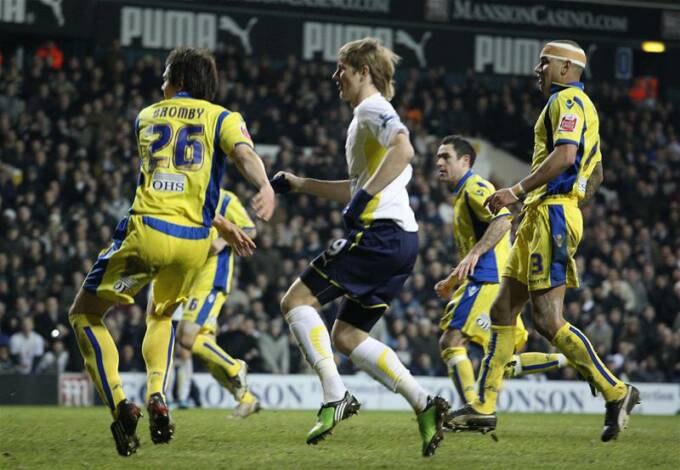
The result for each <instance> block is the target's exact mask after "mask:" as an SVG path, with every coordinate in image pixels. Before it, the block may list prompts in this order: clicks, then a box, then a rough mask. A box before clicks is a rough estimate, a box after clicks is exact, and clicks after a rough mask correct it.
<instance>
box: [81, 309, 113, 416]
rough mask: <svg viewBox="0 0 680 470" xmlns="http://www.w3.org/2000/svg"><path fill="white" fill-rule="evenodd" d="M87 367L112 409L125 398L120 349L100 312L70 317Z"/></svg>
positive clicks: (101, 394) (105, 401)
mask: <svg viewBox="0 0 680 470" xmlns="http://www.w3.org/2000/svg"><path fill="white" fill-rule="evenodd" d="M69 320H70V322H71V326H72V327H73V331H75V334H76V341H77V342H78V347H79V348H80V352H81V354H82V355H83V359H85V367H86V368H87V371H88V372H89V374H90V377H92V381H93V382H94V384H95V387H96V388H97V392H99V396H100V397H101V399H102V401H103V402H104V403H105V404H106V405H107V406H108V407H109V409H110V410H111V413H113V412H114V411H115V409H116V405H117V404H118V403H119V402H121V401H122V400H125V392H123V385H122V383H121V381H120V376H119V375H118V349H117V348H116V344H115V343H114V342H113V338H112V337H111V334H110V333H109V331H108V330H107V329H106V326H105V325H104V323H103V322H102V318H101V317H100V316H99V315H87V314H78V315H71V316H70V317H69Z"/></svg>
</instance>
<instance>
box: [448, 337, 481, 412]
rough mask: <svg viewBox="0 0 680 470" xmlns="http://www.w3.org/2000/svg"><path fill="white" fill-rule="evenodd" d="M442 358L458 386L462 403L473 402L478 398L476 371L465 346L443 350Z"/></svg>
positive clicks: (455, 385)
mask: <svg viewBox="0 0 680 470" xmlns="http://www.w3.org/2000/svg"><path fill="white" fill-rule="evenodd" d="M442 359H443V360H444V363H445V364H446V368H447V369H448V371H449V377H450V378H451V380H452V381H453V386H454V387H456V390H457V391H458V395H459V396H460V401H461V403H463V404H465V403H472V402H473V401H474V400H475V398H477V392H476V391H475V372H474V370H473V369H472V361H470V358H469V357H468V355H467V349H466V348H464V347H455V348H446V349H445V350H443V351H442Z"/></svg>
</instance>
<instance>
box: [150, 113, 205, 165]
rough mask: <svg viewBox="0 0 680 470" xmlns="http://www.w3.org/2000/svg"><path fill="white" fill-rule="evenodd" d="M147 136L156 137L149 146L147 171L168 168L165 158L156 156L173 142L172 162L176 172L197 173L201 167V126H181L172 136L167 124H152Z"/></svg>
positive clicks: (202, 133) (203, 132)
mask: <svg viewBox="0 0 680 470" xmlns="http://www.w3.org/2000/svg"><path fill="white" fill-rule="evenodd" d="M148 132H149V134H153V135H157V136H158V137H157V138H156V139H155V140H154V141H152V142H151V144H150V145H149V147H148V148H149V170H151V171H153V170H154V169H155V168H168V167H169V166H170V163H169V162H168V160H169V159H168V158H167V157H162V156H157V155H156V154H157V153H159V152H160V151H161V150H163V149H164V148H165V147H167V146H168V144H169V143H170V141H173V140H174V141H173V152H172V154H173V158H172V162H173V164H174V166H175V168H176V169H177V170H183V171H197V170H199V169H200V168H201V167H202V166H203V144H202V143H201V139H200V138H201V137H202V136H203V135H204V134H205V130H204V128H203V126H196V125H194V126H183V127H180V128H179V129H178V130H177V132H176V133H175V135H174V139H173V132H172V127H171V126H170V125H169V124H154V125H153V126H151V127H150V128H149V130H148Z"/></svg>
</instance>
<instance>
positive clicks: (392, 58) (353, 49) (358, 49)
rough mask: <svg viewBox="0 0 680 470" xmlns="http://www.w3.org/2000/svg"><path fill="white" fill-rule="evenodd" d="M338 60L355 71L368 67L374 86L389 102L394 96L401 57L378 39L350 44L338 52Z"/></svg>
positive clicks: (368, 38)
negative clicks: (397, 69)
mask: <svg viewBox="0 0 680 470" xmlns="http://www.w3.org/2000/svg"><path fill="white" fill-rule="evenodd" d="M338 60H340V62H344V63H346V64H348V65H350V66H352V68H354V69H355V70H361V68H362V67H363V66H364V65H366V66H367V67H368V71H369V73H370V74H371V79H372V80H373V85H375V87H376V88H377V89H378V91H379V92H380V93H381V94H382V95H383V96H384V97H385V99H387V100H388V101H389V100H391V99H392V97H393V96H394V67H395V66H396V65H397V64H398V63H399V61H400V60H401V57H399V56H398V55H397V54H395V53H394V52H392V51H391V50H389V49H388V48H386V47H385V46H383V45H382V44H380V41H378V40H377V39H376V38H371V37H367V38H363V39H357V40H356V41H352V42H348V43H347V44H345V45H344V46H342V47H341V48H340V50H339V51H338Z"/></svg>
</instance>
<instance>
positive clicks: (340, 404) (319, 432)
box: [307, 392, 361, 444]
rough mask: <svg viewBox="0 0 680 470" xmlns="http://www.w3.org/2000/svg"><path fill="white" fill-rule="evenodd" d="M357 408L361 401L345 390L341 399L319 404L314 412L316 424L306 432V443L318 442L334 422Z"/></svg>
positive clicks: (355, 411) (327, 433)
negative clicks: (318, 407)
mask: <svg viewBox="0 0 680 470" xmlns="http://www.w3.org/2000/svg"><path fill="white" fill-rule="evenodd" d="M359 408H361V403H359V400H357V399H356V397H355V396H354V395H352V394H350V393H349V392H345V396H344V397H343V398H342V400H338V401H332V402H330V403H324V404H323V405H321V408H320V409H319V412H318V413H317V414H316V424H315V425H314V427H313V428H312V429H311V430H310V431H309V432H308V433H307V444H318V443H319V442H320V441H322V440H324V439H325V438H326V436H328V435H329V434H331V431H332V430H333V428H334V427H335V425H336V424H338V423H339V422H340V421H342V420H343V419H347V418H349V417H350V416H353V415H355V414H357V413H358V412H359Z"/></svg>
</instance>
